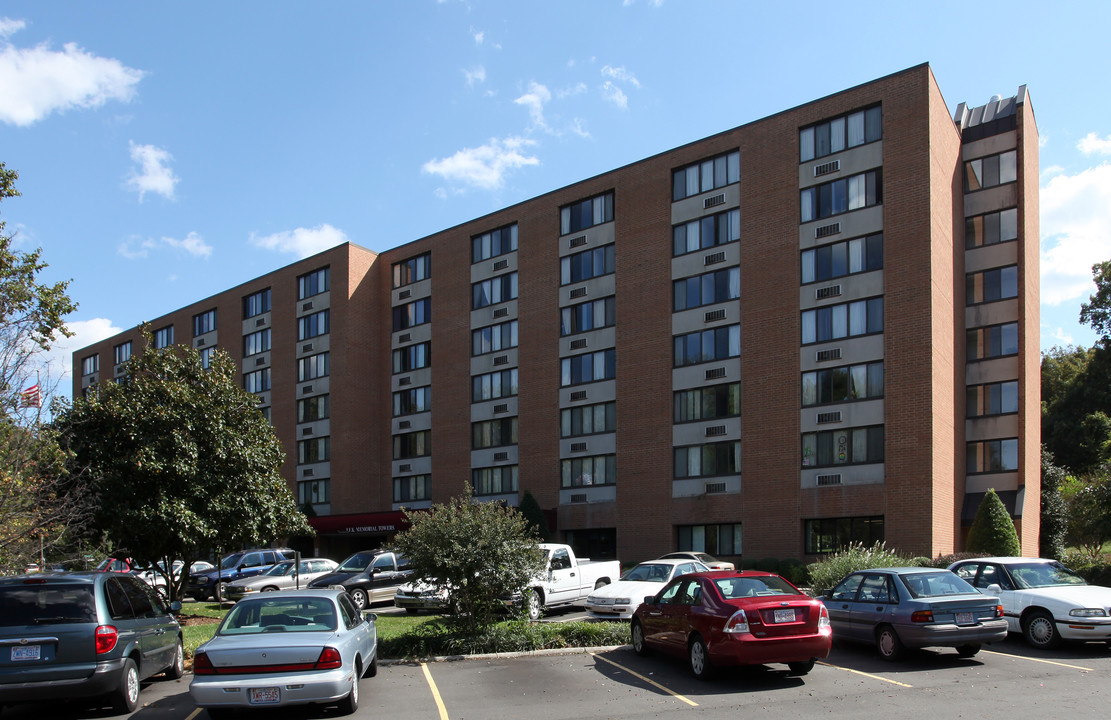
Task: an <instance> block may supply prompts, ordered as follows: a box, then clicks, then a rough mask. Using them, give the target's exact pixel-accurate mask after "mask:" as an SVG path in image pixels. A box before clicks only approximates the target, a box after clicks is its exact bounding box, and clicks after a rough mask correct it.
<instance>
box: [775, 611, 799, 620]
mask: <svg viewBox="0 0 1111 720" xmlns="http://www.w3.org/2000/svg"><path fill="white" fill-rule="evenodd" d="M775 621H776V622H777V623H785V622H794V621H795V611H794V608H791V609H789V610H776V611H775Z"/></svg>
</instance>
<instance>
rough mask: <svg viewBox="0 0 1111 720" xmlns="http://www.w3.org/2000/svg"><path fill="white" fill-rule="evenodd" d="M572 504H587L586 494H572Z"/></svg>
mask: <svg viewBox="0 0 1111 720" xmlns="http://www.w3.org/2000/svg"><path fill="white" fill-rule="evenodd" d="M571 502H573V503H584V502H586V493H572V494H571Z"/></svg>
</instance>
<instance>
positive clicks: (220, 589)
mask: <svg viewBox="0 0 1111 720" xmlns="http://www.w3.org/2000/svg"><path fill="white" fill-rule="evenodd" d="M227 597H228V584H227V583H226V582H219V583H216V602H218V603H222V602H224V600H226V599H227Z"/></svg>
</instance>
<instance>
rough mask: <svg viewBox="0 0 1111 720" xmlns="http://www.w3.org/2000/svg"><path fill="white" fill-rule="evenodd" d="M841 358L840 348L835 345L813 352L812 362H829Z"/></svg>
mask: <svg viewBox="0 0 1111 720" xmlns="http://www.w3.org/2000/svg"><path fill="white" fill-rule="evenodd" d="M840 359H841V348H839V347H835V348H830V349H829V350H819V351H818V352H816V353H814V362H829V361H830V360H840Z"/></svg>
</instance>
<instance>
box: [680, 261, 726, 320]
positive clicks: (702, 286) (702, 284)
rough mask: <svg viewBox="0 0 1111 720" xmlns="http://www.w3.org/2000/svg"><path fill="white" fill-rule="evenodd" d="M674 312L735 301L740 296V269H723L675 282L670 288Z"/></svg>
mask: <svg viewBox="0 0 1111 720" xmlns="http://www.w3.org/2000/svg"><path fill="white" fill-rule="evenodd" d="M672 296H673V298H674V302H673V307H672V309H673V310H674V311H675V312H679V311H681V310H689V309H690V308H696V307H702V306H703V305H713V304H714V303H720V302H725V301H727V300H736V299H737V298H739V297H740V296H741V269H740V268H739V267H731V268H725V269H724V270H717V271H715V272H710V273H705V274H704V275H695V276H694V277H689V278H683V279H681V280H676V281H675V282H674V283H673V287H672Z"/></svg>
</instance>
